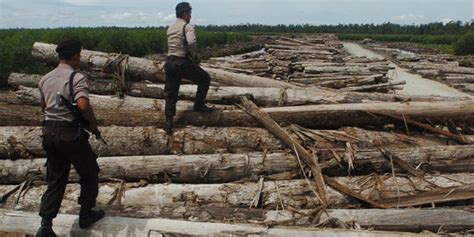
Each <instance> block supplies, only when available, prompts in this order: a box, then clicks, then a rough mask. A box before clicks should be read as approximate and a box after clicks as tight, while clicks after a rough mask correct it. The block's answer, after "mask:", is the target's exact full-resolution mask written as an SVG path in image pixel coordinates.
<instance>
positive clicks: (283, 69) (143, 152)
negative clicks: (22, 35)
mask: <svg viewBox="0 0 474 237" xmlns="http://www.w3.org/2000/svg"><path fill="white" fill-rule="evenodd" d="M52 49H54V45H48V44H42V43H36V44H35V45H34V46H33V54H34V55H35V57H37V58H38V59H40V60H42V61H44V62H47V63H54V62H55V61H54V58H55V54H54V51H52ZM83 64H84V65H83V68H82V69H83V70H85V71H86V72H87V73H89V74H92V75H100V77H101V79H100V80H97V79H96V80H93V81H92V83H91V92H92V93H94V94H92V95H91V102H92V104H93V106H94V108H95V111H96V113H97V116H98V120H99V123H100V125H101V130H102V134H103V137H104V138H105V139H106V140H107V141H108V145H104V144H102V143H101V142H99V141H97V140H95V139H94V138H92V139H91V144H92V147H93V148H94V150H95V151H96V152H97V153H98V155H99V158H98V162H99V165H100V168H101V174H100V192H99V197H98V205H99V206H100V207H102V208H105V209H106V211H107V212H108V213H109V215H110V216H112V217H110V218H109V219H106V220H104V222H107V223H108V224H107V225H110V226H111V225H113V224H118V223H122V224H123V220H122V219H120V218H119V217H118V216H121V217H133V218H158V217H163V218H172V219H185V220H192V221H198V222H205V223H206V224H208V225H209V226H213V225H215V224H211V223H210V222H228V223H253V224H261V225H266V226H273V225H279V226H282V227H280V228H283V230H285V231H292V232H291V233H293V234H294V233H295V231H298V230H300V231H301V233H303V232H304V231H309V229H306V228H307V227H336V228H346V229H360V228H367V229H377V230H390V231H411V232H421V231H426V230H427V231H432V232H440V231H441V232H443V231H444V232H464V233H466V232H467V231H469V230H471V229H473V228H474V215H473V214H472V212H471V211H470V209H469V207H470V205H472V200H473V198H474V186H473V184H474V172H473V171H474V167H473V163H474V147H473V145H472V144H471V142H472V141H473V140H474V137H473V136H472V135H469V134H470V132H472V130H471V128H472V126H473V125H474V107H473V103H472V100H469V99H465V98H446V97H433V96H431V97H423V96H403V95H397V94H391V93H376V92H375V91H384V92H388V91H389V90H392V89H393V86H390V87H385V88H389V89H387V90H380V88H382V87H383V84H384V83H387V82H384V81H383V80H385V75H386V73H387V71H388V70H390V68H389V67H388V61H385V60H369V59H366V58H354V57H350V56H349V55H347V54H346V53H345V52H344V51H342V49H341V44H340V42H338V41H337V39H336V38H335V36H333V35H318V36H305V37H302V38H287V37H276V38H274V39H273V42H272V43H271V44H268V45H267V46H266V48H265V50H262V51H259V52H253V53H248V54H243V55H237V56H230V57H225V58H215V59H212V60H210V61H209V62H207V64H206V67H207V69H208V70H209V71H210V74H211V76H212V77H213V80H214V85H213V87H212V88H211V89H210V91H209V96H208V98H209V102H211V103H212V104H213V105H214V106H215V107H216V108H218V112H216V113H211V114H199V113H193V112H191V111H190V110H191V108H192V101H190V100H192V99H193V98H194V93H195V89H196V88H195V86H193V85H182V88H181V89H182V90H181V92H180V96H181V97H182V100H180V101H179V102H178V108H177V110H178V113H177V117H176V123H177V129H176V131H175V133H174V134H173V135H171V136H168V135H166V134H165V132H164V131H163V130H162V129H161V128H160V125H161V123H162V121H163V108H164V101H163V98H164V93H163V84H160V83H162V81H163V72H162V71H161V69H160V65H162V62H155V61H152V60H147V59H141V58H134V57H128V56H124V55H119V54H106V53H101V52H93V51H85V52H84V56H83ZM110 73H115V74H116V76H115V79H113V77H111V76H110V75H111V74H110ZM107 75H109V76H107ZM40 78H41V75H28V74H19V73H15V74H12V75H11V76H10V78H9V83H10V85H11V86H12V88H13V89H14V90H15V92H3V93H1V96H0V108H1V109H2V113H1V114H0V126H1V127H0V197H1V198H0V201H1V206H0V208H2V209H0V213H2V214H0V215H4V216H5V218H6V219H5V222H0V229H11V227H10V226H8V227H7V225H8V224H7V223H9V221H10V222H11V221H14V220H16V221H25V222H28V220H31V217H29V214H25V213H22V212H20V213H19V212H18V211H33V212H35V211H36V210H37V209H38V206H39V200H40V197H41V195H42V193H43V192H44V190H45V188H46V186H45V184H46V183H45V167H44V166H43V165H44V163H45V153H44V151H43V150H42V148H41V138H40V134H41V129H40V127H39V124H40V122H41V120H42V114H41V112H40V108H39V106H38V98H39V97H38V94H39V93H38V90H37V89H36V88H35V87H37V83H38V80H39V79H40ZM355 88H358V89H355ZM360 88H365V89H364V90H363V91H364V93H362V92H357V91H360ZM367 88H372V89H367ZM242 97H245V98H253V101H254V102H255V104H256V105H258V106H260V107H261V109H260V108H256V110H258V111H260V113H264V114H268V115H269V116H270V119H271V120H275V121H276V122H277V126H282V127H283V129H282V130H281V131H280V132H279V133H278V132H275V131H274V130H272V129H270V128H268V129H266V128H262V127H266V125H265V124H261V123H260V122H258V121H259V120H256V119H254V117H253V116H254V115H253V114H251V112H248V111H247V110H246V107H245V104H240V100H241V98H242ZM328 129H329V130H328ZM272 134H289V138H288V137H287V139H284V140H280V139H279V138H277V137H275V136H273V135H272ZM288 141H291V142H294V144H293V145H294V146H292V145H289V144H288ZM296 145H297V146H298V147H299V148H298V149H299V151H303V153H304V154H303V153H299V152H296V153H295V150H298V149H296ZM308 154H309V156H310V157H309V158H308ZM308 160H311V162H309V163H308V162H307V161H308ZM312 162H313V164H316V163H317V164H319V165H318V166H319V169H320V170H321V171H322V176H321V177H322V178H323V179H324V183H323V184H322V185H323V186H324V187H321V185H320V186H316V183H314V182H313V180H314V179H313V175H314V174H315V173H314V172H312V171H315V170H317V169H313V168H314V167H310V165H311V163H312ZM78 179H79V178H78V176H77V174H76V173H75V172H72V173H71V177H70V183H71V184H69V185H68V188H67V191H66V195H65V199H64V201H63V204H62V209H61V212H63V213H77V211H78V208H79V206H78V204H77V203H76V200H77V196H78V195H79V190H80V188H79V184H78ZM321 190H325V192H326V195H327V197H328V202H327V203H326V202H324V201H323V199H321V196H319V192H320V191H321ZM322 204H325V205H322ZM13 210H15V211H13ZM7 217H8V218H7ZM65 217H66V216H65ZM28 218H30V219H28ZM133 223H139V221H136V222H133ZM129 224H130V225H131V226H132V225H133V224H132V222H130V223H129ZM284 226H290V227H299V229H298V228H296V229H295V228H288V229H285V228H286V227H284ZM27 227H28V225H25V227H16V229H15V230H18V229H22V228H23V230H24V231H27ZM73 228H74V227H73ZM239 228H242V227H239ZM270 229H272V228H270ZM28 230H29V229H28ZM279 230H280V229H279ZM103 231H104V232H102V233H107V232H106V231H107V230H103ZM131 231H138V230H131ZM240 231H243V230H241V229H240ZM66 233H68V232H66ZM134 233H138V232H134ZM207 233H208V234H209V233H213V232H211V231H210V230H209V232H207ZM240 233H242V232H240ZM287 233H289V232H287ZM305 233H306V232H305ZM314 233H316V232H314ZM129 234H130V233H129ZM387 234H388V233H387Z"/></svg>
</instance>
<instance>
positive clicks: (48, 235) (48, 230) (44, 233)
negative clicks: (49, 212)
mask: <svg viewBox="0 0 474 237" xmlns="http://www.w3.org/2000/svg"><path fill="white" fill-rule="evenodd" d="M56 236H57V235H56V233H54V231H53V220H51V219H46V218H43V219H41V226H40V228H39V229H38V231H37V232H36V237H56Z"/></svg>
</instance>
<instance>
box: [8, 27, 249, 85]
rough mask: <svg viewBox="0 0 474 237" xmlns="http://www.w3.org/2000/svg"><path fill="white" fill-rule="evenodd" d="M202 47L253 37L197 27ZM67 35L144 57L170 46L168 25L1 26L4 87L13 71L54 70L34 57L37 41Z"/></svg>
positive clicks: (103, 48)
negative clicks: (98, 26)
mask: <svg viewBox="0 0 474 237" xmlns="http://www.w3.org/2000/svg"><path fill="white" fill-rule="evenodd" d="M197 37H198V39H199V42H198V47H199V48H205V47H208V46H215V45H225V44H233V43H236V42H246V41H250V40H251V38H250V36H249V35H248V34H242V33H225V32H206V31H202V30H198V31H197ZM65 38H75V39H79V40H81V41H82V42H83V44H84V48H86V49H90V50H97V51H103V52H120V53H123V54H129V55H132V56H137V57H141V56H144V55H147V54H153V53H164V52H166V50H167V42H166V30H165V28H117V27H107V28H62V29H35V30H33V29H9V30H0V62H1V63H0V87H5V86H6V85H7V77H8V75H9V74H10V72H13V71H15V72H25V73H46V72H47V71H48V70H50V68H49V67H47V66H45V65H44V64H43V63H40V62H38V61H36V60H34V59H33V58H32V57H31V46H32V45H33V43H34V42H36V41H40V42H46V43H55V44H57V43H58V42H59V41H61V40H62V39H65Z"/></svg>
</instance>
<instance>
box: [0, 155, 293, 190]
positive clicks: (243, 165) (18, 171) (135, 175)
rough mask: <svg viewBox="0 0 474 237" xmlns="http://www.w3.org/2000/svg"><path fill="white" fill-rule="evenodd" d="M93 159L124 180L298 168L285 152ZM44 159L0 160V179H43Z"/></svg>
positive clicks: (223, 178)
mask: <svg viewBox="0 0 474 237" xmlns="http://www.w3.org/2000/svg"><path fill="white" fill-rule="evenodd" d="M97 161H98V163H99V167H100V177H99V178H100V180H101V181H107V180H113V179H120V180H125V181H128V182H135V181H140V180H146V181H147V182H155V183H156V182H160V183H164V182H173V183H225V182H232V181H237V180H241V179H244V178H252V177H253V178H254V179H255V177H259V176H260V175H266V176H271V175H273V174H281V173H285V172H286V174H285V175H284V176H283V177H285V178H290V179H291V178H293V177H297V176H298V171H299V169H298V164H297V163H296V162H295V158H294V157H293V156H292V155H291V154H288V153H285V152H276V153H270V152H268V153H258V152H252V153H241V154H206V155H183V156H179V155H164V156H118V157H100V158H98V159H97ZM45 162H46V159H32V160H25V159H22V160H16V161H11V160H0V164H1V165H0V183H3V184H14V183H21V182H23V181H25V180H43V181H44V180H45V179H46V167H44V164H45ZM69 180H70V181H71V182H79V176H78V175H77V173H76V172H75V170H73V169H71V175H70V178H69Z"/></svg>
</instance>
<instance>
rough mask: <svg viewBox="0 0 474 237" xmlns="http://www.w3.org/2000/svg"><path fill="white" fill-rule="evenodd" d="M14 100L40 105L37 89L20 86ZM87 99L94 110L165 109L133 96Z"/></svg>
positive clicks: (187, 106)
mask: <svg viewBox="0 0 474 237" xmlns="http://www.w3.org/2000/svg"><path fill="white" fill-rule="evenodd" d="M16 95H17V96H16V99H18V100H19V102H20V103H21V104H25V105H40V98H41V94H40V91H39V89H37V88H31V87H24V86H20V87H19V88H18V91H17V92H16ZM89 99H90V102H91V104H92V105H93V106H94V109H102V110H147V111H156V112H162V111H163V108H164V107H165V101H164V100H158V99H150V98H138V97H133V96H125V97H124V98H119V97H117V96H107V95H94V94H90V95H89ZM192 108H193V102H191V101H181V102H180V103H178V104H177V108H176V109H177V110H181V111H186V110H192Z"/></svg>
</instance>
